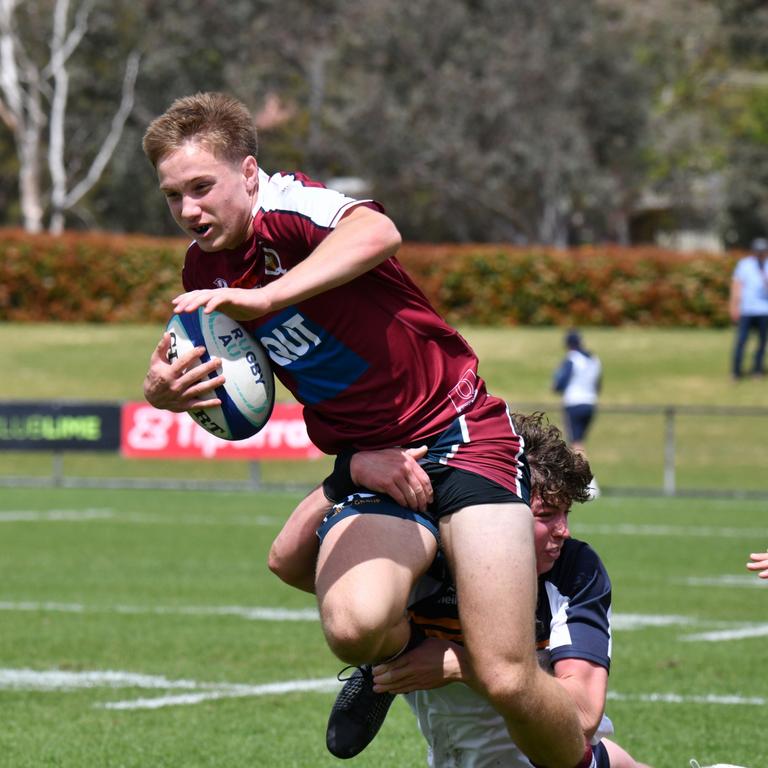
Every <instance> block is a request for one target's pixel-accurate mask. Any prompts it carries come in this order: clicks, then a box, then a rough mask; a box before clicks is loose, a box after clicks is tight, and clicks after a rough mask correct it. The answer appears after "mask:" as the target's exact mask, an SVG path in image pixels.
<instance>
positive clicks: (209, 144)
mask: <svg viewBox="0 0 768 768" xmlns="http://www.w3.org/2000/svg"><path fill="white" fill-rule="evenodd" d="M188 142H198V143H200V144H201V145H202V146H203V147H205V149H207V150H208V151H209V152H211V153H213V155H215V156H216V157H218V158H222V159H224V160H229V161H232V162H238V161H240V160H243V159H244V158H246V157H248V155H253V157H257V152H258V149H259V141H258V134H257V132H256V125H255V122H254V119H253V116H252V115H251V113H250V112H249V111H248V108H247V107H246V106H245V105H244V104H243V103H242V102H241V101H238V100H237V99H236V98H234V96H229V95H227V94H225V93H216V92H207V93H196V94H194V95H193V96H183V97H182V98H180V99H176V100H175V101H174V102H173V103H172V104H171V106H170V107H168V109H167V110H166V111H165V112H164V113H163V114H162V115H160V117H157V118H155V119H154V120H153V121H152V122H151V123H150V124H149V127H148V128H147V130H146V133H145V134H144V139H143V141H142V147H143V149H144V154H145V155H146V156H147V157H148V158H149V161H150V162H151V163H152V165H153V166H154V167H155V168H156V167H157V164H158V163H159V162H160V160H162V158H163V157H165V155H167V154H168V153H170V152H173V151H175V150H177V149H179V147H181V146H183V145H184V144H186V143H188Z"/></svg>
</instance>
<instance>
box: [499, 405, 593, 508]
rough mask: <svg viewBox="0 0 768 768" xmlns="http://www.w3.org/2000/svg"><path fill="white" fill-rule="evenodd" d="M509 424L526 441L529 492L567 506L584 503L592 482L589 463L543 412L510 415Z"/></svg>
mask: <svg viewBox="0 0 768 768" xmlns="http://www.w3.org/2000/svg"><path fill="white" fill-rule="evenodd" d="M512 421H513V423H514V425H515V429H516V430H517V433H518V434H519V435H520V436H521V437H522V438H523V440H524V441H525V456H526V459H527V460H528V466H529V467H530V470H531V489H532V492H533V493H536V494H538V495H539V496H540V497H541V498H542V499H544V500H545V501H547V502H550V503H553V504H558V505H560V504H562V505H565V506H566V507H570V506H571V504H572V503H573V502H574V501H576V502H584V501H587V500H588V499H589V498H590V496H589V483H590V482H591V480H592V470H591V469H590V467H589V462H588V461H587V460H586V458H584V456H582V455H581V454H580V453H576V452H575V451H573V450H571V448H570V447H569V446H568V444H567V443H566V442H565V440H564V439H563V435H562V433H561V432H560V430H559V429H558V428H557V427H556V426H555V425H554V424H550V423H549V421H547V419H546V416H545V415H544V414H543V413H531V414H529V415H525V414H522V413H513V414H512Z"/></svg>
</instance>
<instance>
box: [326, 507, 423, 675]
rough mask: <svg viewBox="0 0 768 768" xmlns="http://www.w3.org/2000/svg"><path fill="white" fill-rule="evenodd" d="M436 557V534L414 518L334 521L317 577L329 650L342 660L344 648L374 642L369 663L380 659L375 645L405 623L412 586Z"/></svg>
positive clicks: (375, 516)
mask: <svg viewBox="0 0 768 768" xmlns="http://www.w3.org/2000/svg"><path fill="white" fill-rule="evenodd" d="M436 553H437V541H436V539H435V537H434V535H433V534H432V533H431V532H430V531H429V530H427V529H426V528H425V527H423V526H422V525H420V524H418V523H416V522H414V521H412V520H407V519H401V518H399V517H393V516H390V515H379V514H358V515H353V516H350V517H347V518H345V519H343V520H340V521H339V522H338V523H336V524H335V525H334V526H333V528H331V529H330V530H329V531H328V533H327V534H326V535H325V537H324V539H323V541H322V544H321V546H320V552H319V554H318V559H317V574H316V578H315V590H316V593H317V598H318V604H319V606H320V616H321V620H322V622H323V628H324V630H325V632H326V636H327V637H328V641H329V643H330V645H331V647H332V648H333V649H334V650H335V651H336V652H337V653H338V654H339V655H340V656H342V657H344V656H346V655H349V654H347V653H345V649H347V648H349V649H352V650H354V647H355V646H356V645H360V646H365V645H366V644H370V645H371V650H369V651H368V653H370V654H371V656H370V658H369V659H367V660H369V661H370V660H372V659H373V658H376V657H379V656H380V655H381V654H380V653H379V651H378V649H377V648H376V644H377V642H378V641H379V639H380V638H382V637H384V636H386V633H387V632H389V631H390V630H391V629H392V628H393V627H395V626H396V625H398V624H401V623H404V622H405V610H406V608H407V603H408V596H409V593H410V591H411V588H412V586H413V585H414V583H415V582H416V580H417V579H418V578H419V576H421V575H422V574H423V573H424V572H425V571H426V570H427V568H428V567H429V565H430V563H431V562H432V560H433V559H434V557H435V554H436ZM403 631H405V630H403ZM406 639H407V638H406ZM390 650H391V649H386V651H385V653H386V652H389V651H390ZM362 653H365V652H364V651H363V652H362Z"/></svg>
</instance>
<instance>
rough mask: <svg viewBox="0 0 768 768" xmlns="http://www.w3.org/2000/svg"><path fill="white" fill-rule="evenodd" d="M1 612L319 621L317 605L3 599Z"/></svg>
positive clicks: (0, 603)
mask: <svg viewBox="0 0 768 768" xmlns="http://www.w3.org/2000/svg"><path fill="white" fill-rule="evenodd" d="M0 611H32V612H34V611H42V612H52V613H126V614H147V613H149V614H158V615H183V616H239V617H240V618H243V619H247V620H249V621H318V619H319V616H318V613H317V609H316V608H267V607H259V606H243V605H214V606H179V607H170V606H154V607H153V606H141V605H112V606H106V607H100V606H86V605H83V604H81V603H55V602H40V603H37V602H29V601H22V602H8V601H3V602H0Z"/></svg>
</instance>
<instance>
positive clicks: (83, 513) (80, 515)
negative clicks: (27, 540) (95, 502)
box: [0, 509, 115, 523]
mask: <svg viewBox="0 0 768 768" xmlns="http://www.w3.org/2000/svg"><path fill="white" fill-rule="evenodd" d="M114 514H115V513H114V510H111V509H47V510H44V511H39V510H31V509H9V510H6V511H5V512H0V523H49V522H68V523H79V522H87V521H89V520H104V519H109V518H112V517H114Z"/></svg>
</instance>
